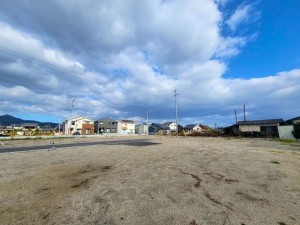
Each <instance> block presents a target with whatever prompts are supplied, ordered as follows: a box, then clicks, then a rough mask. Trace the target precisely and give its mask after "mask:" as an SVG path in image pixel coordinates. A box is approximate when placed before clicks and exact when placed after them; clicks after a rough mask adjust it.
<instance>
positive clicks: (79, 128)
mask: <svg viewBox="0 0 300 225" xmlns="http://www.w3.org/2000/svg"><path fill="white" fill-rule="evenodd" d="M64 132H65V134H67V135H72V134H74V133H75V132H78V133H79V134H82V135H90V134H94V121H93V120H91V119H89V118H87V117H84V116H77V117H74V118H71V119H69V120H66V121H65V123H64Z"/></svg>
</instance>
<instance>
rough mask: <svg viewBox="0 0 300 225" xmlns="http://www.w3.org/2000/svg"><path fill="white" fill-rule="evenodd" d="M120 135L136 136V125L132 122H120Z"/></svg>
mask: <svg viewBox="0 0 300 225" xmlns="http://www.w3.org/2000/svg"><path fill="white" fill-rule="evenodd" d="M118 133H119V134H135V123H134V122H133V121H132V120H119V123H118Z"/></svg>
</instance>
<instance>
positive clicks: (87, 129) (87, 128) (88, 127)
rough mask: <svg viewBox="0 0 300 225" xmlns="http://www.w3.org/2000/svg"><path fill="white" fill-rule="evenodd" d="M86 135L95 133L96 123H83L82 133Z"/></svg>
mask: <svg viewBox="0 0 300 225" xmlns="http://www.w3.org/2000/svg"><path fill="white" fill-rule="evenodd" d="M81 134H84V135H92V134H94V124H82V133H81Z"/></svg>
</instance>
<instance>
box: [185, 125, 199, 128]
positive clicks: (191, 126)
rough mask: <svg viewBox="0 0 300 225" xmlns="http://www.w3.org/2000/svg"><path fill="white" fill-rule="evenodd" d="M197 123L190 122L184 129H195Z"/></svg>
mask: <svg viewBox="0 0 300 225" xmlns="http://www.w3.org/2000/svg"><path fill="white" fill-rule="evenodd" d="M195 126H197V124H188V125H186V126H185V127H184V129H193V128H194V127H195Z"/></svg>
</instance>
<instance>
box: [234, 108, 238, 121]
mask: <svg viewBox="0 0 300 225" xmlns="http://www.w3.org/2000/svg"><path fill="white" fill-rule="evenodd" d="M234 115H235V124H237V117H236V110H234Z"/></svg>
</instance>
